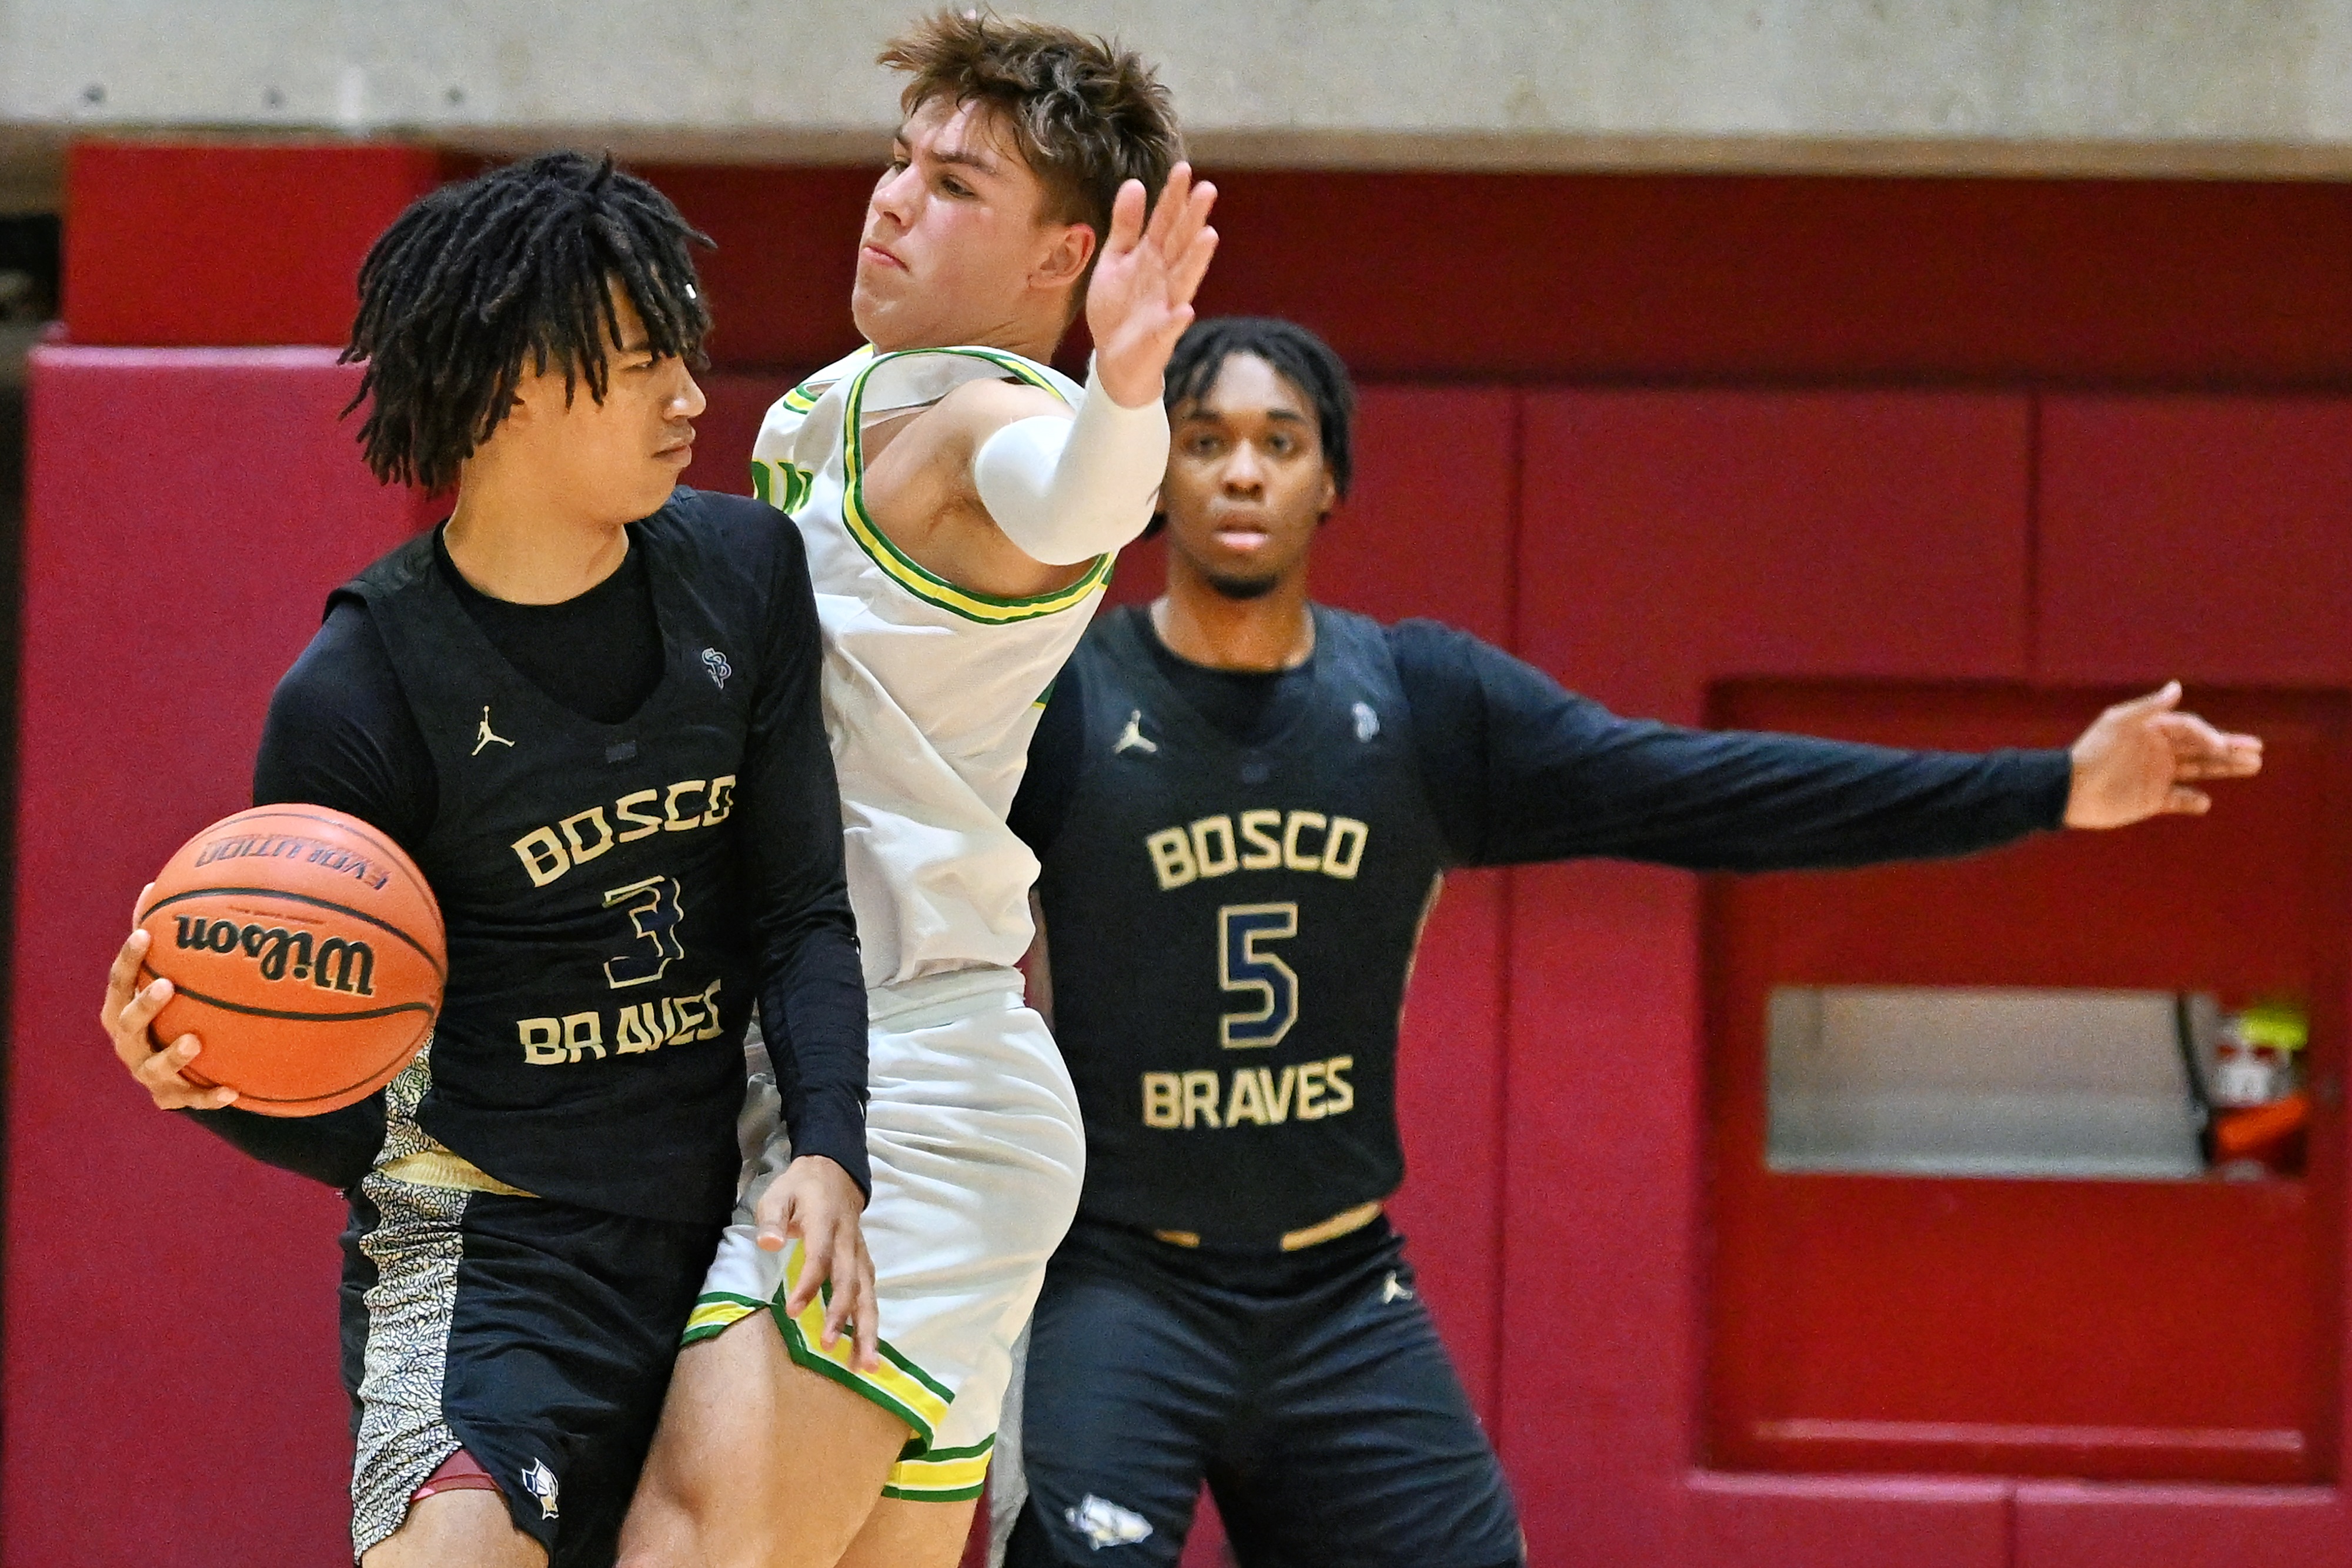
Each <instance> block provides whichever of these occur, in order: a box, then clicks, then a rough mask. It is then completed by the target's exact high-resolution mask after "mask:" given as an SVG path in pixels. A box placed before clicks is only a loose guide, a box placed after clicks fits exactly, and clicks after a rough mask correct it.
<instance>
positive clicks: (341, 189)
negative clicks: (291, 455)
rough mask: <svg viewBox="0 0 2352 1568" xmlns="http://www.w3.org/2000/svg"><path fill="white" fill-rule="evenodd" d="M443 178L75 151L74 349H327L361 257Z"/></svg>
mask: <svg viewBox="0 0 2352 1568" xmlns="http://www.w3.org/2000/svg"><path fill="white" fill-rule="evenodd" d="M441 174H442V162H441V159H440V157H439V156H438V155H437V154H436V153H434V152H431V151H429V150H427V149H425V148H421V147H397V146H386V145H383V144H372V143H367V142H349V141H345V142H325V143H320V142H310V143H285V144H278V145H242V144H236V143H205V144H196V145H190V144H186V143H177V142H126V141H81V142H77V143H75V144H74V147H73V150H72V152H71V154H70V158H69V162H68V165H67V171H66V185H67V190H68V193H69V194H70V200H71V207H72V213H71V218H70V221H69V222H68V224H67V225H66V231H65V241H66V256H65V315H66V320H67V323H68V328H69V329H70V330H71V332H72V334H73V340H74V341H76V342H78V343H89V344H129V345H144V346H150V347H158V348H179V347H213V346H242V345H247V344H252V345H261V346H267V345H270V344H278V343H332V344H338V345H340V344H341V343H343V342H345V341H346V340H349V338H350V336H351V329H352V309H353V308H354V307H355V306H356V305H357V303H358V298H359V295H358V290H357V288H356V287H354V286H353V283H352V280H353V278H355V277H357V276H358V274H359V267H360V261H361V259H362V257H363V256H366V255H367V250H368V246H370V245H372V244H373V243H374V242H375V236H376V235H377V234H379V233H380V232H382V230H383V227H384V225H387V224H389V223H391V222H392V220H393V219H394V217H396V216H398V215H399V214H400V210H401V209H402V208H403V207H405V206H406V205H408V204H409V203H411V202H413V201H415V199H416V198H417V197H419V196H421V195H423V194H424V193H425V192H427V191H429V190H431V189H432V188H433V186H434V184H435V183H436V182H437V181H438V180H439V179H440V177H441Z"/></svg>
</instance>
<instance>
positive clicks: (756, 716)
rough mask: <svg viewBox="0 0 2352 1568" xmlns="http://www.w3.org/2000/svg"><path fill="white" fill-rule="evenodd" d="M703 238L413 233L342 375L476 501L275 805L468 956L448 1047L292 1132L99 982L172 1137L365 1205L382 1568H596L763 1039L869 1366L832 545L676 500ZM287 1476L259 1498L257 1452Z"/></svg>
mask: <svg viewBox="0 0 2352 1568" xmlns="http://www.w3.org/2000/svg"><path fill="white" fill-rule="evenodd" d="M693 243H704V244H707V243H708V242H707V241H704V240H702V237H701V236H700V235H697V234H695V233H694V231H693V230H692V229H691V228H690V227H688V225H687V224H686V222H685V221H684V219H682V218H681V217H680V216H679V214H677V210H676V209H675V208H674V207H672V206H671V205H670V204H669V203H668V202H667V200H666V199H664V198H663V197H662V196H661V195H660V194H659V193H656V191H654V190H653V189H652V188H651V187H650V186H647V185H646V184H644V183H641V182H639V181H636V180H635V179H632V178H630V177H628V176H626V175H624V174H621V173H618V172H615V171H614V168H613V166H612V162H611V160H610V159H609V158H608V159H605V160H604V161H602V162H596V161H592V160H588V159H584V158H582V157H580V156H578V155H576V154H572V153H552V154H548V155H546V156H543V157H540V158H535V159H532V160H530V161H529V162H523V163H519V164H515V165H512V166H509V167H507V168H503V169H499V170H496V171H493V172H490V173H488V174H485V175H483V176H481V177H480V178H478V179H476V180H474V181H471V182H468V183H465V184H462V185H455V186H450V187H446V188H444V189H443V190H441V191H438V192H436V193H433V194H431V195H428V196H426V197H425V198H424V199H422V200H421V201H419V202H417V203H416V204H415V205H413V206H412V207H411V208H410V209H409V210H408V211H407V212H406V213H404V214H402V216H401V217H400V218H399V219H397V220H396V221H395V222H394V225H392V227H391V228H390V229H388V230H387V231H386V232H385V234H384V235H383V237H382V238H381V239H380V240H378V242H377V243H376V246H375V247H374V249H373V251H372V252H371V253H370V255H369V256H368V259H367V262H366V264H365V266H364V267H363V268H362V272H361V275H360V293H361V306H360V312H359V317H358V320H357V323H356V324H355V326H354V329H353V333H352V347H351V350H350V355H349V357H351V358H352V359H356V360H362V361H364V362H365V365H366V371H365V375H364V379H363V380H362V386H361V396H360V399H357V400H354V406H355V407H356V406H357V404H358V402H361V401H365V402H368V403H369V404H370V407H369V412H368V414H367V418H366V421H365V423H364V424H363V425H362V429H361V433H360V434H361V441H362V446H363V448H364V450H365V454H366V456H367V460H368V462H369V465H370V466H371V467H372V468H373V470H374V472H375V473H376V475H377V476H378V477H379V478H381V479H383V480H384V481H386V482H391V481H394V480H398V481H404V482H407V483H412V484H415V485H417V486H421V487H423V488H425V489H428V490H438V489H443V488H446V487H447V486H451V485H452V484H454V485H455V486H456V490H457V502H456V508H455V510H454V511H453V512H452V514H451V515H450V517H449V518H448V520H447V521H446V523H445V524H444V525H443V526H442V527H440V528H436V529H434V530H432V531H431V532H430V533H428V534H425V535H423V536H421V537H419V538H415V539H414V540H412V541H410V542H409V543H408V544H406V545H404V546H403V547H401V548H400V549H396V550H394V551H393V552H392V553H391V554H390V555H388V556H386V557H384V558H383V559H382V560H379V561H377V562H376V563H375V564H374V565H373V566H372V567H370V568H369V569H368V570H366V571H364V572H362V573H361V574H360V576H359V577H357V578H356V579H354V580H352V582H350V583H348V584H346V585H344V586H343V587H342V588H341V589H340V590H338V591H336V592H335V593H333V594H332V595H331V596H330V598H329V601H328V606H327V613H326V620H325V623H324V625H323V626H322V627H321V629H320V632H319V633H318V635H317V637H316V638H315V639H314V640H313V641H312V643H311V644H310V648H309V649H308V650H307V651H306V652H305V653H303V655H302V656H301V658H300V660H299V662H298V663H297V664H295V665H294V667H293V669H292V670H291V671H290V672H289V674H287V676H286V677H285V679H284V680H283V681H282V682H281V683H280V685H279V686H278V692H277V694H276V696H275V697H274V698H273V700H272V702H271V705H270V710H269V717H268V725H267V727H266V728H265V731H264V734H263V737H262V743H261V750H260V755H259V758H258V760H257V763H256V766H255V770H254V799H255V800H256V801H257V803H268V802H275V801H289V800H302V801H311V802H316V803H318V804H321V805H326V806H331V807H334V808H336V809H339V810H345V811H349V812H351V813H352V814H353V815H355V816H358V817H361V818H362V819H364V820H365V821H369V822H372V823H373V824H374V825H375V826H377V827H378V828H380V829H382V830H383V831H385V832H387V833H389V834H390V835H391V836H392V837H393V838H394V839H395V840H396V841H399V843H400V844H401V845H402V847H403V848H404V849H405V850H407V851H408V852H409V853H410V854H411V855H412V856H414V857H415V861H416V862H417V864H418V865H419V867H420V868H421V869H422V870H423V871H424V873H425V877H426V879H427V881H428V882H430V883H431V884H432V886H433V889H434V891H435V894H436V896H437V897H438V899H439V901H440V905H441V911H442V914H443V916H444V918H445V920H446V925H447V929H448V938H449V966H448V983H447V990H446V998H445V1002H444V1006H443V1009H442V1012H441V1015H440V1019H439V1021H438V1025H437V1028H436V1031H435V1035H434V1038H433V1040H431V1042H430V1043H429V1045H428V1046H427V1048H426V1050H425V1052H424V1053H423V1054H421V1055H420V1056H419V1057H418V1058H417V1059H416V1061H415V1063H414V1064H413V1065H412V1066H411V1067H409V1068H408V1069H407V1070H406V1071H404V1072H403V1073H402V1074H401V1075H400V1076H399V1077H398V1078H397V1079H395V1080H394V1082H393V1083H392V1084H391V1086H390V1087H389V1088H388V1089H387V1090H386V1091H385V1092H383V1093H382V1094H380V1095H377V1096H375V1097H373V1098H372V1099H371V1100H369V1101H366V1102H362V1103H361V1104H359V1105H357V1106H353V1107H351V1108H350V1109H348V1110H346V1111H343V1112H338V1113H331V1114H329V1115H326V1116H320V1117H315V1118H307V1119H301V1120H277V1119H272V1118H268V1117H262V1116H257V1115H253V1114H250V1113H246V1112H244V1111H241V1110H238V1109H237V1108H236V1107H235V1105H234V1104H233V1103H232V1102H233V1101H234V1099H235V1095H234V1093H233V1092H230V1091H227V1090H198V1089H195V1088H194V1087H192V1086H191V1085H190V1084H189V1083H188V1082H187V1081H186V1080H185V1079H184V1078H183V1077H182V1076H181V1070H182V1069H183V1068H184V1067H186V1066H187V1065H188V1064H189V1063H190V1062H191V1061H196V1060H198V1059H199V1055H200V1052H201V1050H202V1042H201V1041H199V1040H196V1039H195V1038H194V1037H192V1036H190V1037H183V1038H181V1039H178V1040H173V1041H171V1042H169V1043H168V1044H167V1045H165V1046H164V1047H163V1049H160V1050H158V1049H155V1042H154V1041H153V1040H152V1039H151V1038H150V1033H149V1028H148V1026H149V1024H150V1022H151V1021H152V1019H153V1017H154V1015H155V1013H156V1011H157V1009H159V1008H160V1007H161V1006H162V1004H163V1002H164V1001H165V1000H166V999H167V998H168V997H169V995H170V982H169V981H165V980H158V981H156V982H154V983H153V984H152V985H150V986H148V987H147V988H144V989H143V990H138V991H135V992H134V989H133V987H134V984H135V977H136V974H137V971H138V967H139V962H140V959H141V956H142V954H143V953H144V951H145V947H146V938H145V936H143V935H134V936H132V937H131V939H130V941H129V942H127V943H126V944H125V945H124V946H123V948H122V951H121V955H120V956H119V957H118V959H117V961H116V963H115V966H114V969H113V972H112V974H111V975H110V979H109V985H108V991H107V998H106V1004H105V1014H104V1021H105V1022H106V1024H107V1026H108V1028H109V1030H110V1033H111V1034H112V1036H113V1039H114V1043H115V1049H116V1051H117V1052H118V1054H120V1055H121V1058H122V1060H123V1061H124V1063H125V1065H126V1066H128V1067H129V1068H130V1069H131V1071H132V1072H133V1074H134V1075H135V1076H136V1078H137V1079H138V1081H139V1082H141V1083H142V1085H143V1086H144V1087H145V1088H146V1089H147V1090H148V1091H149V1092H150V1093H151V1094H152V1096H153V1098H154V1101H155V1103H157V1104H158V1105H160V1106H164V1107H167V1108H171V1109H175V1110H181V1111H184V1112H187V1113H192V1114H194V1115H195V1116H196V1117H198V1118H199V1119H200V1120H202V1121H203V1122H204V1123H205V1124H206V1125H207V1126H209V1127H211V1128H212V1129H213V1130H214V1131H215V1132H217V1133H219V1134H222V1135H223V1136H225V1137H227V1138H228V1139H229V1140H230V1141H232V1142H233V1143H236V1144H237V1145H239V1146H241V1147H243V1148H245V1149H247V1151H249V1152H251V1153H253V1154H255V1155H258V1156H259V1157H261V1158H264V1159H267V1160H269V1161H271V1162H272V1163H275V1164H278V1165H281V1166H287V1167H289V1168H292V1169H297V1170H301V1171H304V1172H306V1173H308V1174H310V1175H312V1176H319V1177H320V1178H321V1179H324V1180H327V1181H330V1182H331V1183H333V1184H335V1185H336V1186H342V1187H345V1188H347V1189H348V1196H349V1198H350V1203H351V1210H352V1224H351V1228H350V1230H349V1231H348V1232H347V1233H346V1235H345V1237H344V1256H345V1265H344V1272H343V1287H342V1323H343V1375H344V1379H345V1383H346V1385H347V1386H348V1387H349V1389H350V1390H351V1393H352V1428H353V1434H354V1437H355V1439H356V1444H357V1455H356V1462H355V1466H354V1470H353V1476H352V1552H353V1556H354V1558H355V1559H356V1560H358V1561H360V1562H362V1563H365V1564H366V1565H367V1568H409V1565H421V1564H427V1563H430V1564H435V1565H436V1568H448V1565H460V1568H536V1565H538V1564H541V1563H556V1564H561V1565H565V1568H569V1565H572V1564H579V1565H581V1568H589V1565H593V1564H600V1563H610V1562H611V1561H612V1560H613V1557H614V1542H615V1537H616V1532H617V1531H618V1528H619V1524H620V1521H621V1519H622V1517H623V1514H624V1511H625V1509H626V1507H627V1504H628V1501H629V1499H630V1496H631V1493H632V1490H633V1488H634V1486H635V1480H636V1477H637V1473H638V1470H639V1469H640V1468H641V1466H642V1463H643V1458H644V1455H645V1451H646V1445H647V1443H648V1441H649V1440H650V1437H651V1434H652V1431H653V1427H654V1423H655V1420H656V1416H657V1415H658V1413H659V1410H660V1407H661V1400H662V1396H663V1393H664V1390H665V1388H666V1386H667V1381H668V1377H669V1373H670V1367H671V1363H672V1359H673V1357H674V1354H675V1351H676V1346H677V1342H678V1336H679V1334H680V1333H681V1331H682V1330H683V1328H684V1326H685V1323H686V1320H687V1316H688V1312H690V1310H691V1308H692V1305H693V1302H694V1297H695V1291H696V1289H697V1287H698V1285H699V1284H700V1283H701V1280H702V1275H703V1271H704V1270H705V1269H706V1268H707V1267H708V1266H709V1261H710V1258H711V1256H712V1253H713V1250H714V1249H715V1247H716V1245H717V1240H718V1237H719V1231H720V1228H722V1227H723V1225H724V1224H725V1223H726V1219H727V1217H728V1214H729V1211H730V1207H731V1206H732V1203H733V1200H734V1196H735V1180H736V1175H737V1164H738V1154H737V1149H736V1139H735V1119H736V1115H737V1113H738V1111H739V1109H740V1104H741V1102H742V1097H743V1059H742V1055H741V1042H742V1039H743V1034H744V1028H745V1024H746V1021H747V1019H749V1017H750V1014H751V1007H752V1004H753V1003H754V1002H755V1001H756V1002H757V1003H758V1004H759V1006H760V1008H761V1011H762V1013H763V1015H764V1017H765V1018H766V1019H767V1025H768V1040H769V1041H770V1048H771V1051H772V1056H773V1058H774V1066H775V1076H776V1079H777V1082H780V1083H782V1084H784V1085H786V1092H785V1096H784V1107H783V1114H784V1117H785V1118H786V1120H787V1121H788V1122H789V1123H790V1124H791V1126H792V1138H793V1149H794V1152H795V1155H797V1157H796V1158H795V1159H794V1160H793V1163H792V1166H791V1168H790V1169H789V1170H788V1171H787V1172H786V1173H785V1175H784V1176H783V1177H782V1180H784V1181H785V1182H787V1183H789V1184H790V1186H791V1188H792V1196H791V1199H790V1201H789V1202H788V1204H787V1205H786V1207H787V1208H788V1210H789V1212H790V1215H791V1218H790V1220H789V1221H788V1224H789V1226H790V1228H792V1230H793V1233H794V1234H796V1235H797V1236H798V1237H799V1238H800V1239H801V1240H802V1241H803V1244H804V1247H805V1249H806V1251H807V1254H808V1256H809V1259H810V1264H809V1267H808V1268H807V1269H806V1270H804V1271H803V1274H802V1276H801V1279H800V1284H801V1288H802V1290H803V1293H804V1294H806V1295H808V1296H810V1297H814V1296H815V1295H816V1294H817V1292H818V1289H819V1285H820V1283H821V1282H822V1281H825V1280H827V1279H828V1278H829V1279H830V1281H831V1284H832V1292H831V1300H830V1301H829V1303H828V1304H827V1307H826V1309H825V1310H826V1311H827V1312H828V1318H827V1322H826V1331H827V1332H826V1334H825V1337H826V1338H827V1340H828V1341H830V1340H831V1339H832V1338H833V1337H834V1335H835V1333H840V1332H841V1331H842V1329H843V1327H844V1324H845V1322H847V1321H848V1320H849V1319H850V1318H851V1317H852V1316H853V1315H854V1316H855V1318H856V1324H857V1327H858V1330H859V1331H860V1333H859V1335H858V1337H859V1340H860V1342H861V1343H860V1354H861V1355H862V1357H863V1359H864V1360H865V1361H866V1363H868V1364H870V1363H871V1362H872V1360H873V1354H874V1346H873V1340H872V1328H871V1322H872V1320H873V1318H874V1315H875V1314H874V1312H873V1310H872V1302H873V1290H874V1285H873V1271H872V1267H871V1265H870V1263H869V1262H868V1260H867V1259H866V1254H865V1250H864V1246H863V1242H862V1239H861V1238H860V1234H859V1228H858V1214H859V1210H860V1208H861V1207H862V1206H863V1203H864V1193H865V1190H866V1186H867V1181H868V1177H867V1163H866V1144H865V1113H864V1107H865V1095H866V1009H865V988H864V984H863V981H862V979H861V977H860V972H859V957H858V952H857V944H856V933H855V929H854V926H853V925H852V920H851V915H850V910H849V904H848V898H847V893H846V888H845V880H844V871H843V862H842V850H841V831H840V803H839V800H838V796H837V792H836V788H835V777H834V769H833V764H832V758H831V753H830V750H829V748H828V747H827V744H826V740H825V734H824V723H823V719H822V716H821V710H820V706H819V668H820V644H819V635H818V628H817V622H816V618H815V612H814V603H813V600H812V596H811V590H810V585H809V575H808V569H807V563H806V559H805V556H804V553H803V549H802V546H801V541H800V538H799V537H798V535H797V534H795V533H794V532H793V529H792V528H791V527H790V526H789V525H788V524H787V523H785V522H784V521H783V519H782V518H781V517H778V516H777V515H776V514H775V513H774V512H773V511H772V510H771V509H770V508H769V507H764V506H762V505H761V504H760V503H758V502H756V501H752V500H749V499H742V498H737V497H726V496H715V495H705V494H701V493H698V492H696V491H693V490H689V489H685V488H682V487H679V486H677V477H678V475H679V472H680V471H681V470H682V469H684V468H685V467H686V465H687V464H688V461H689V460H690V459H691V456H692V453H693V439H694V429H693V423H692V422H693V420H694V418H695V416H696V415H698V413H701V411H702V408H703V398H702V393H701V392H700V390H699V389H698V387H697V386H696V385H695V382H694V378H693V375H692V373H691V368H692V367H693V366H694V365H696V364H698V362H699V358H700V350H701V344H702V340H703V337H704V334H705V333H706V332H707V330H708V329H709V314H708V312H707V311H706V309H705V308H704V305H703V302H702V300H701V298H699V296H698V291H697V287H696V281H695V270H694V266H693V263H692V260H691V258H690V256H689V253H688V246H689V245H690V244H693ZM257 1462H260V1463H263V1464H265V1465H266V1464H267V1463H268V1461H267V1459H266V1458H264V1459H262V1460H259V1461H257Z"/></svg>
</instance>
